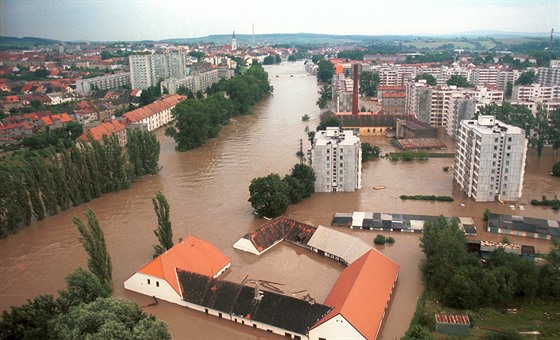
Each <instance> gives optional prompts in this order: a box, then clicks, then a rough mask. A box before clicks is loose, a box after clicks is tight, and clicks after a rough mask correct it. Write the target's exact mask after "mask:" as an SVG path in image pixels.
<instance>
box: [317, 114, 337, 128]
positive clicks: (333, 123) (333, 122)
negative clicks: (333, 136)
mask: <svg viewBox="0 0 560 340" xmlns="http://www.w3.org/2000/svg"><path fill="white" fill-rule="evenodd" d="M327 127H340V119H338V117H337V116H335V115H329V116H326V117H323V118H321V122H320V123H319V125H318V126H317V131H319V130H326V129H327Z"/></svg>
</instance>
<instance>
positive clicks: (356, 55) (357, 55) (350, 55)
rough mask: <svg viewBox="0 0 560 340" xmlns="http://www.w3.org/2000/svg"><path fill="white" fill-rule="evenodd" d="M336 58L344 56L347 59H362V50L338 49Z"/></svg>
mask: <svg viewBox="0 0 560 340" xmlns="http://www.w3.org/2000/svg"><path fill="white" fill-rule="evenodd" d="M337 58H345V59H349V60H360V61H361V60H364V51H361V50H352V51H340V52H338V54H337Z"/></svg>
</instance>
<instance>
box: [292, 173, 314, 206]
mask: <svg viewBox="0 0 560 340" xmlns="http://www.w3.org/2000/svg"><path fill="white" fill-rule="evenodd" d="M290 176H291V177H293V178H295V179H296V180H298V181H299V182H300V183H301V184H302V185H303V189H304V190H303V198H307V197H309V196H311V195H312V194H313V193H314V192H315V179H316V177H315V172H314V171H313V168H311V167H310V166H308V165H305V164H296V165H294V166H293V168H292V171H291V174H290ZM292 203H296V202H293V201H292Z"/></svg>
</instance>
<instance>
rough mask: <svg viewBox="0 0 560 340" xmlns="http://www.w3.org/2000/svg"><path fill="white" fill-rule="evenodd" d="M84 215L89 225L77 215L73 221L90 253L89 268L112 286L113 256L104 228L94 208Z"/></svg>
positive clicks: (81, 240) (87, 251)
mask: <svg viewBox="0 0 560 340" xmlns="http://www.w3.org/2000/svg"><path fill="white" fill-rule="evenodd" d="M84 215H86V218H87V226H86V225H84V223H83V222H82V220H81V219H80V218H78V217H76V216H74V218H73V222H74V224H75V225H76V227H77V228H78V231H79V232H80V235H81V237H80V238H79V241H80V243H81V244H82V245H83V246H84V249H85V251H86V253H88V255H89V258H88V268H89V270H90V271H91V272H92V273H93V274H94V275H95V276H97V277H98V278H99V280H100V281H101V282H103V283H104V284H106V285H108V286H109V287H110V286H111V281H112V277H113V274H112V271H113V268H112V265H111V257H110V256H109V253H108V252H107V246H106V244H105V236H104V235H103V230H101V227H100V226H99V221H97V217H96V216H95V214H94V212H93V210H91V209H89V208H88V209H86V210H85V211H84Z"/></svg>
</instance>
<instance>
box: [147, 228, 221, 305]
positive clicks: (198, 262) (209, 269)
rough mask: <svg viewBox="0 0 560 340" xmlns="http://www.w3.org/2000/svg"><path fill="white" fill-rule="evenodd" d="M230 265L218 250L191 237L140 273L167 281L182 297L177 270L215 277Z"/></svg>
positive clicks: (176, 245)
mask: <svg viewBox="0 0 560 340" xmlns="http://www.w3.org/2000/svg"><path fill="white" fill-rule="evenodd" d="M229 263H230V260H229V258H228V257H227V256H225V255H224V254H223V253H222V252H221V251H220V250H219V249H218V248H216V247H214V246H213V245H211V244H210V243H208V242H206V241H204V240H201V239H199V238H197V237H194V236H189V237H187V239H186V240H184V241H182V242H181V243H177V244H175V245H174V246H173V247H172V248H171V249H169V250H168V251H166V252H165V253H163V254H161V255H160V256H158V257H156V258H155V259H154V260H153V261H152V262H150V263H148V264H147V265H145V266H144V267H143V268H141V269H140V270H139V271H138V272H140V273H143V274H146V275H151V276H154V277H159V278H161V279H164V280H166V281H167V282H168V283H169V285H171V287H173V289H175V291H176V292H177V294H179V295H181V293H180V291H179V284H178V282H177V277H176V274H175V268H178V269H182V270H186V271H189V272H194V273H197V274H202V275H206V276H214V275H216V274H217V273H218V272H219V271H220V270H221V269H222V268H224V267H225V266H226V265H227V264H229Z"/></svg>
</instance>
